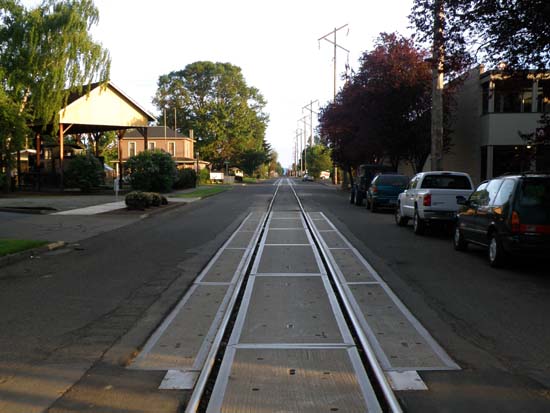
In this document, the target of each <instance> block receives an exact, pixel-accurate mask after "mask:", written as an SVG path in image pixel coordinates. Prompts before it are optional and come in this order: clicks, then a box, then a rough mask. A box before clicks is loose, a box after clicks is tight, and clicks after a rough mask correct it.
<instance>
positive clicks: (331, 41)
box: [317, 24, 349, 184]
mask: <svg viewBox="0 0 550 413" xmlns="http://www.w3.org/2000/svg"><path fill="white" fill-rule="evenodd" d="M347 26H348V25H347V24H344V25H343V26H341V27H338V28H335V29H334V30H333V31H331V32H330V33H327V34H325V35H324V36H323V37H320V38H319V39H317V41H318V42H319V47H320V46H321V44H320V42H321V40H326V41H327V42H329V43H331V44H332V45H333V46H334V58H333V59H334V94H333V101H334V100H336V51H337V49H338V48H340V49H342V50H344V51H346V52H348V53H349V50H348V49H346V48H344V47H342V46H340V45H339V44H338V42H337V41H336V33H338V31H339V30H342V29H343V28H345V27H347ZM331 35H333V36H334V40H330V39H329V38H328V37H329V36H331ZM333 183H334V184H337V183H338V165H336V162H335V163H334V177H333Z"/></svg>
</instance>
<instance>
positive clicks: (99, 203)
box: [0, 190, 200, 243]
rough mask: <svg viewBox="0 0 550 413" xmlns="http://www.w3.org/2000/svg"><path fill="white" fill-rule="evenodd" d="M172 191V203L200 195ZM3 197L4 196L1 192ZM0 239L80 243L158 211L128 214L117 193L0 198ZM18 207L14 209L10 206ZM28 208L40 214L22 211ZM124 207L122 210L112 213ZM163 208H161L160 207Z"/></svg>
mask: <svg viewBox="0 0 550 413" xmlns="http://www.w3.org/2000/svg"><path fill="white" fill-rule="evenodd" d="M185 192H190V191H189V190H185V191H179V192H177V193H171V194H170V195H172V196H169V197H168V202H169V203H180V204H184V203H190V202H195V201H197V200H199V199H200V198H178V197H175V196H173V195H177V194H179V193H185ZM0 196H1V195H0ZM2 208H5V209H4V211H2V210H0V238H12V239H34V240H45V241H50V242H57V241H64V242H69V243H70V242H78V241H80V240H83V239H86V238H90V237H93V236H96V235H98V234H101V233H104V232H108V231H112V230H114V229H117V228H120V227H123V226H125V225H129V224H132V223H134V222H137V221H139V220H140V219H143V218H145V217H147V216H148V215H149V214H150V213H154V212H156V211H155V209H150V210H147V211H144V212H143V213H139V211H128V214H125V213H124V211H123V209H124V208H125V204H124V197H123V196H119V197H118V199H117V198H116V197H115V196H114V195H80V194H77V195H67V194H59V195H57V194H56V195H42V194H38V195H35V194H32V195H30V194H17V195H15V196H13V195H10V196H8V197H0V209H2ZM9 208H14V210H13V211H9V210H7V209H9ZM17 208H20V211H22V210H26V211H27V212H29V211H34V212H38V213H34V214H28V213H18V212H16V209H17ZM117 210H121V213H114V214H109V213H108V212H114V211H117ZM159 211H160V210H159ZM40 212H42V213H40Z"/></svg>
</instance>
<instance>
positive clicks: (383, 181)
mask: <svg viewBox="0 0 550 413" xmlns="http://www.w3.org/2000/svg"><path fill="white" fill-rule="evenodd" d="M408 182H409V178H407V177H406V176H400V175H378V177H377V178H376V184H378V185H390V186H399V187H405V186H407V183H408Z"/></svg>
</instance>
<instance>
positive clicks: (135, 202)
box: [124, 191, 148, 211]
mask: <svg viewBox="0 0 550 413" xmlns="http://www.w3.org/2000/svg"><path fill="white" fill-rule="evenodd" d="M124 202H125V203H126V207H127V208H128V209H139V210H141V211H143V210H144V209H145V208H147V203H148V201H147V196H146V195H145V192H141V191H134V192H130V193H128V194H127V195H126V198H124Z"/></svg>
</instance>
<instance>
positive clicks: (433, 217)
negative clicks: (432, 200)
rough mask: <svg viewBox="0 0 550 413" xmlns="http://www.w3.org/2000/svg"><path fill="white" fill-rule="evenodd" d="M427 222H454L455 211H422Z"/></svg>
mask: <svg viewBox="0 0 550 413" xmlns="http://www.w3.org/2000/svg"><path fill="white" fill-rule="evenodd" d="M423 219H425V220H429V221H456V211H424V218H423Z"/></svg>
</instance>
